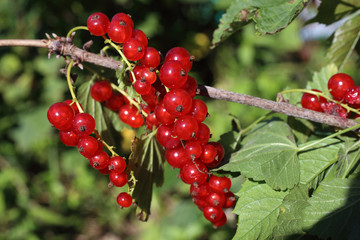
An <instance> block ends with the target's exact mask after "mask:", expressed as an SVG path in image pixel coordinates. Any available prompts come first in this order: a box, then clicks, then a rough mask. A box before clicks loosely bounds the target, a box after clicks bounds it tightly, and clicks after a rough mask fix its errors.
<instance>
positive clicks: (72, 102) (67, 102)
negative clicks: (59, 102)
mask: <svg viewBox="0 0 360 240" xmlns="http://www.w3.org/2000/svg"><path fill="white" fill-rule="evenodd" d="M64 103H66V104H69V106H70V107H71V108H72V109H73V110H74V112H75V115H76V114H78V113H79V112H80V111H79V108H78V105H77V104H76V102H74V101H73V100H71V99H68V100H65V101H64ZM79 105H80V107H81V108H82V106H81V104H80V103H79Z"/></svg>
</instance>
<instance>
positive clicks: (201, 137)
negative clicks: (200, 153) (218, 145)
mask: <svg viewBox="0 0 360 240" xmlns="http://www.w3.org/2000/svg"><path fill="white" fill-rule="evenodd" d="M195 139H196V140H197V141H199V142H200V144H201V145H203V144H206V143H208V142H209V139H210V129H209V127H208V126H207V125H206V124H205V123H200V124H199V130H198V132H197V133H196V134H195Z"/></svg>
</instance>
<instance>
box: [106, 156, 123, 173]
mask: <svg viewBox="0 0 360 240" xmlns="http://www.w3.org/2000/svg"><path fill="white" fill-rule="evenodd" d="M126 166H127V165H126V161H125V159H124V158H123V157H120V156H114V157H112V158H110V161H109V170H110V171H112V172H123V171H125V169H126Z"/></svg>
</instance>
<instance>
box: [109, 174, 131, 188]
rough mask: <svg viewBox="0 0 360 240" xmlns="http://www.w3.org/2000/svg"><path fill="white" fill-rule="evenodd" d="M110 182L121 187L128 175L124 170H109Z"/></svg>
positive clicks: (125, 182) (126, 180)
mask: <svg viewBox="0 0 360 240" xmlns="http://www.w3.org/2000/svg"><path fill="white" fill-rule="evenodd" d="M109 179H110V182H111V183H112V184H113V185H114V186H117V187H123V186H125V184H127V182H128V180H129V179H128V175H127V174H126V172H115V171H111V172H110V174H109Z"/></svg>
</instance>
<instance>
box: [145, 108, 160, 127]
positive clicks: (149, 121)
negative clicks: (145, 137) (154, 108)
mask: <svg viewBox="0 0 360 240" xmlns="http://www.w3.org/2000/svg"><path fill="white" fill-rule="evenodd" d="M145 123H146V127H147V128H148V129H149V130H152V129H153V128H154V127H158V126H159V125H160V123H159V121H158V120H157V119H156V115H155V112H150V113H149V114H148V115H147V117H146V118H145Z"/></svg>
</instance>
